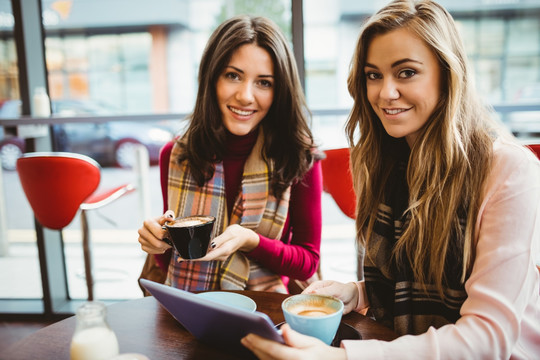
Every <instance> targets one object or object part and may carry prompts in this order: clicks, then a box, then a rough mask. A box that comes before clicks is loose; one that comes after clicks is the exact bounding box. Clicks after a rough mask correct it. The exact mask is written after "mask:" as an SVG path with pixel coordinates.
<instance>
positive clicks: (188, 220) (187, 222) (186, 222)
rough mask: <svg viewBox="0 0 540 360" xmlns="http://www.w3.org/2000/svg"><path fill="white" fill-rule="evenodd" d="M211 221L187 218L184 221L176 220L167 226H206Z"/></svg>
mask: <svg viewBox="0 0 540 360" xmlns="http://www.w3.org/2000/svg"><path fill="white" fill-rule="evenodd" d="M211 220H212V219H211V218H205V217H188V218H184V219H178V220H176V221H175V222H174V223H172V224H169V226H171V227H190V226H196V225H202V224H206V223H207V222H210V221H211Z"/></svg>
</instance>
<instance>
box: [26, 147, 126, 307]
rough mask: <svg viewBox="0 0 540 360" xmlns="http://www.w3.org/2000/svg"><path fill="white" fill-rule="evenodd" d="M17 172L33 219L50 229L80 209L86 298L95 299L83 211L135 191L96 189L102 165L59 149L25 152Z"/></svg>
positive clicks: (59, 227)
mask: <svg viewBox="0 0 540 360" xmlns="http://www.w3.org/2000/svg"><path fill="white" fill-rule="evenodd" d="M17 172H18V174H19V178H20V180H21V184H22V188H23V190H24V193H25V194H26V198H27V199H28V202H29V203H30V206H31V208H32V210H33V212H34V216H35V217H36V220H37V221H38V222H39V223H40V224H41V225H42V226H43V227H46V228H49V229H53V230H62V229H63V228H65V227H66V226H67V225H69V224H70V223H71V221H72V220H73V218H74V217H75V215H76V214H77V212H78V211H79V209H80V210H81V227H82V233H83V252H84V268H85V277H86V286H87V289H88V300H93V299H94V292H93V284H94V279H93V276H92V265H91V264H92V261H91V254H90V234H89V230H88V220H87V217H86V211H88V210H94V209H99V208H101V207H103V206H105V205H107V204H109V203H111V202H112V201H114V200H116V199H118V198H120V197H121V196H123V195H125V194H128V193H130V192H132V191H134V190H135V187H134V186H133V185H132V184H123V185H120V186H117V187H115V188H112V189H106V190H102V191H96V189H97V188H98V185H99V182H100V180H101V167H100V166H99V164H98V163H97V162H96V161H94V160H93V159H91V158H89V157H87V156H84V155H79V154H73V153H62V152H34V153H26V154H24V155H23V156H22V157H21V158H19V159H18V160H17Z"/></svg>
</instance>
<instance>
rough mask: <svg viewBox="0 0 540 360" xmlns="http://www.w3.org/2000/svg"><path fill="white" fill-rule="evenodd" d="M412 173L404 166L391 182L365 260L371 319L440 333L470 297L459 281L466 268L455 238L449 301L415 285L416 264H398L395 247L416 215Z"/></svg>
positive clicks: (409, 330) (403, 330) (399, 328)
mask: <svg viewBox="0 0 540 360" xmlns="http://www.w3.org/2000/svg"><path fill="white" fill-rule="evenodd" d="M406 168H407V161H406V160H402V161H400V162H399V163H398V165H397V166H396V168H395V169H394V172H393V174H391V176H390V177H389V181H388V184H387V185H386V189H385V199H386V200H385V204H380V205H379V209H378V213H377V219H376V222H375V226H374V229H373V230H374V231H373V234H372V236H371V239H370V241H369V243H368V245H367V247H366V249H365V256H364V279H365V283H366V292H367V295H368V298H369V301H370V308H369V315H370V316H372V317H374V318H375V319H376V320H377V321H378V322H381V323H382V324H384V325H386V326H387V327H389V328H392V329H394V331H396V332H397V333H398V334H399V335H405V334H421V333H424V332H426V331H427V330H428V328H429V327H430V326H433V327H435V328H439V327H441V326H443V325H445V324H448V323H455V322H456V321H457V320H458V319H459V317H460V314H459V310H460V308H461V305H462V304H463V302H464V301H465V299H466V298H467V293H466V292H465V289H464V286H463V284H461V283H460V282H459V278H460V274H461V265H462V257H461V255H460V252H459V251H458V247H459V246H458V244H457V242H458V240H457V239H458V238H459V237H457V236H454V242H453V243H452V244H451V245H450V247H451V248H450V249H449V251H448V254H447V258H446V265H445V270H444V271H445V274H446V275H447V282H448V284H446V286H445V289H444V291H443V293H444V295H445V298H444V299H443V298H441V297H440V296H439V293H438V291H437V289H436V287H435V286H434V285H432V284H427V285H426V287H427V294H426V292H424V289H423V287H422V285H421V284H419V283H418V282H416V281H415V279H414V276H413V273H412V268H411V266H410V264H409V263H406V264H400V265H398V264H396V262H395V259H394V258H393V257H392V251H393V247H394V246H395V244H396V242H397V240H398V239H399V237H400V236H401V234H402V233H403V231H404V229H405V227H406V226H407V223H408V219H409V216H410V214H409V213H408V212H406V209H407V207H408V197H409V190H408V187H407V180H406ZM460 215H462V214H460ZM460 221H461V223H462V225H463V224H464V217H462V216H460ZM462 229H464V225H463V226H462ZM405 258H406V257H405Z"/></svg>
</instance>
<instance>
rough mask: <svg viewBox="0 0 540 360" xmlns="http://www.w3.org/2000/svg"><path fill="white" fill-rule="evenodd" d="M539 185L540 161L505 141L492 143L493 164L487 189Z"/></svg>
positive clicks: (524, 148)
mask: <svg viewBox="0 0 540 360" xmlns="http://www.w3.org/2000/svg"><path fill="white" fill-rule="evenodd" d="M538 184H540V161H539V160H538V158H537V157H536V156H535V155H534V154H533V153H532V151H530V150H529V149H527V148H526V147H525V146H523V145H520V144H519V143H517V142H514V141H511V140H507V139H502V138H501V139H497V140H496V141H495V142H494V143H493V163H492V168H491V171H490V174H489V177H488V188H491V189H493V188H496V187H499V186H502V185H505V186H512V187H522V186H525V185H533V186H536V185H538Z"/></svg>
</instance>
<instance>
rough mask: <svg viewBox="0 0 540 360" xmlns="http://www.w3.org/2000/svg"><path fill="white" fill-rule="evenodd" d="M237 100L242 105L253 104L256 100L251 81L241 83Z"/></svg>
mask: <svg viewBox="0 0 540 360" xmlns="http://www.w3.org/2000/svg"><path fill="white" fill-rule="evenodd" d="M236 100H238V101H239V102H240V103H241V104H242V105H247V104H251V103H252V102H253V100H254V95H253V86H252V84H250V83H249V82H244V83H242V84H240V85H239V87H238V91H237V92H236Z"/></svg>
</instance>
